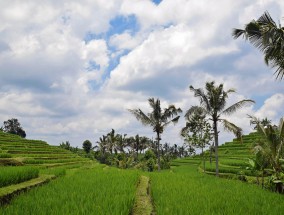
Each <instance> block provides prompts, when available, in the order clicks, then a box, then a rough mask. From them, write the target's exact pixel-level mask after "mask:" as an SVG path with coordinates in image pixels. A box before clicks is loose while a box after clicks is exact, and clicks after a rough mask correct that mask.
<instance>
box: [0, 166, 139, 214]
mask: <svg viewBox="0 0 284 215" xmlns="http://www.w3.org/2000/svg"><path fill="white" fill-rule="evenodd" d="M138 179H139V175H138V172H137V171H130V170H129V171H124V170H118V169H114V168H109V167H105V168H102V166H96V167H95V168H91V169H90V168H87V169H79V170H72V171H71V172H69V174H67V175H66V176H65V177H61V178H59V179H56V180H54V181H51V182H50V183H48V184H47V185H45V186H42V187H37V188H35V189H33V190H31V191H30V192H28V193H27V194H25V195H21V196H19V197H18V198H17V199H15V200H14V201H13V202H12V203H11V204H10V205H7V206H5V207H3V208H1V209H0V214H13V215H14V214H21V213H22V212H23V211H29V213H31V214H39V215H40V214H98V215H99V214H102V215H105V214H113V215H116V214H129V213H130V211H131V208H132V206H133V204H134V198H135V192H136V184H137V182H138Z"/></svg>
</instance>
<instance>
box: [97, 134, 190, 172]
mask: <svg viewBox="0 0 284 215" xmlns="http://www.w3.org/2000/svg"><path fill="white" fill-rule="evenodd" d="M160 148H161V149H162V150H161V154H162V157H163V160H166V159H165V157H167V160H169V159H172V158H176V157H186V156H189V155H190V153H192V151H190V150H189V149H188V147H186V146H178V145H176V144H174V145H173V146H171V145H170V144H168V143H166V144H164V146H163V147H162V146H161V144H160ZM94 149H95V150H96V152H95V156H96V158H97V159H98V160H99V161H100V162H101V163H105V164H109V165H115V166H119V164H121V166H120V167H123V168H127V167H132V166H134V165H136V164H137V163H139V162H140V161H141V159H143V155H142V154H145V151H147V150H151V151H153V153H154V154H155V155H156V156H157V157H158V151H157V141H155V140H152V139H150V138H148V137H145V136H139V134H137V135H135V136H129V137H128V136H127V134H118V133H116V132H115V130H114V129H112V130H111V131H110V132H109V133H107V134H106V135H103V136H102V137H100V138H99V141H97V146H95V147H94ZM122 162H126V163H128V164H127V165H123V164H122Z"/></svg>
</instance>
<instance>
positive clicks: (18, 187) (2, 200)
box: [0, 175, 55, 205]
mask: <svg viewBox="0 0 284 215" xmlns="http://www.w3.org/2000/svg"><path fill="white" fill-rule="evenodd" d="M54 178H55V176H54V175H42V176H40V177H38V178H34V179H31V180H29V181H25V182H22V183H19V184H14V185H10V186H7V187H2V188H0V205H4V204H7V203H9V202H10V201H11V199H12V198H13V197H14V196H15V195H16V194H18V193H20V192H23V191H26V190H29V189H31V188H32V187H35V186H39V185H41V184H44V183H46V182H48V181H50V180H51V179H54Z"/></svg>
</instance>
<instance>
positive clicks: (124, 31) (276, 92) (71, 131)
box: [0, 0, 284, 147]
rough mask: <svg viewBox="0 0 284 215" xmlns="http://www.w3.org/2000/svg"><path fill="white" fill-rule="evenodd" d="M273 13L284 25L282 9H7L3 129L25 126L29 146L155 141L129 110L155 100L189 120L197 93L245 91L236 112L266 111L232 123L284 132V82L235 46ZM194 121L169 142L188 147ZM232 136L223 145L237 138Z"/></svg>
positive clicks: (172, 4)
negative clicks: (235, 31)
mask: <svg viewBox="0 0 284 215" xmlns="http://www.w3.org/2000/svg"><path fill="white" fill-rule="evenodd" d="M264 11H269V12H270V14H271V15H272V17H273V18H274V19H275V20H276V21H278V20H280V21H282V17H283V14H284V13H283V11H284V3H282V2H281V1H277V0H265V1H263V0H255V1H251V0H239V1H233V0H219V1H217V2H216V1H210V0H175V1H173V0H163V1H159V0H153V1H151V0H109V1H103V0H95V1H85V0H82V1H75V0H73V1H67V0H61V1H55V0H43V1H41V2H40V3H39V2H38V1H35V0H31V1H29V3H26V2H24V1H20V0H15V1H0V22H1V23H2V25H1V26H0V75H1V79H0V122H3V121H5V120H7V119H9V118H12V117H14V118H18V119H19V121H20V122H21V124H22V126H23V128H24V129H25V130H26V133H27V137H28V138H31V139H43V140H46V141H48V142H49V143H50V144H55V145H56V144H59V143H61V142H62V141H67V140H68V141H70V143H71V144H72V145H73V146H79V147H80V146H81V145H82V143H83V141H84V140H86V139H89V140H91V142H93V143H95V142H96V141H97V140H98V139H99V137H100V136H101V135H103V134H105V133H107V132H109V131H110V130H111V129H112V128H114V129H115V130H116V131H117V132H118V133H127V134H129V135H136V134H137V133H139V134H140V135H146V136H148V137H152V136H154V134H153V133H152V129H151V128H147V127H143V126H142V125H141V124H140V123H139V122H137V121H136V119H135V118H134V117H133V116H132V115H130V113H129V112H128V111H127V109H129V108H130V109H132V108H141V109H142V110H144V111H145V112H147V111H148V110H149V107H148V104H147V100H148V98H150V97H155V98H160V100H161V101H162V105H163V107H166V106H167V105H169V104H175V105H176V106H178V107H181V108H182V109H183V110H184V111H185V110H186V109H188V108H190V106H191V105H197V104H198V100H197V99H196V98H194V97H193V94H192V93H191V92H190V91H189V85H193V86H194V87H195V88H199V87H204V85H205V82H207V81H213V80H214V81H216V83H217V84H220V83H224V86H225V89H229V88H235V89H236V90H237V93H236V94H235V95H232V97H231V98H230V100H229V101H228V104H231V103H233V102H236V101H238V100H240V99H244V98H250V99H254V100H255V101H256V104H255V105H254V106H248V107H246V108H244V109H243V110H241V111H239V112H237V113H236V114H235V115H234V116H231V117H229V118H228V119H229V120H231V121H233V122H235V123H236V124H237V125H239V126H241V127H242V128H243V130H244V132H245V133H247V132H250V131H252V128H251V127H250V125H249V120H248V118H247V114H251V115H255V116H257V117H259V118H265V117H267V118H268V119H271V120H272V121H273V122H274V123H278V121H279V119H280V117H282V116H283V108H282V107H283V105H284V94H283V90H284V87H283V81H276V80H275V76H273V72H274V71H273V69H271V68H269V67H267V66H266V65H265V63H264V61H263V56H262V54H261V53H260V52H259V51H258V50H256V49H255V48H254V47H253V46H252V45H251V44H249V43H248V42H246V41H244V40H242V39H239V40H234V39H233V38H232V36H231V32H232V28H242V27H243V26H244V24H245V23H247V22H249V21H251V20H252V19H257V18H258V17H259V16H261V15H262V14H263V12H264ZM182 126H184V121H183V119H181V121H180V122H179V123H178V124H177V125H176V126H170V127H168V129H167V130H166V131H165V133H164V134H163V136H162V138H163V140H162V141H167V142H170V143H171V144H181V143H182V139H181V138H180V137H179V135H178V133H179V130H180V129H181V127H182ZM232 137H233V135H232V134H228V133H225V132H222V133H221V135H220V138H221V142H224V141H226V140H229V139H230V138H232Z"/></svg>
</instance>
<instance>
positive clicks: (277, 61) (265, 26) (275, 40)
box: [232, 12, 284, 80]
mask: <svg viewBox="0 0 284 215" xmlns="http://www.w3.org/2000/svg"><path fill="white" fill-rule="evenodd" d="M232 35H233V37H234V38H235V39H237V38H239V37H240V36H244V38H245V39H246V40H249V42H250V43H252V44H253V45H254V46H255V47H256V48H258V49H259V50H260V51H262V52H263V54H264V61H265V63H266V64H267V65H269V66H271V67H272V68H276V71H275V74H276V78H277V79H280V80H281V79H283V76H284V64H283V56H284V55H283V46H284V30H283V27H281V25H280V24H279V26H278V25H277V24H276V22H275V21H274V20H273V19H272V18H271V16H270V14H269V13H268V12H265V13H264V14H263V15H262V16H260V17H259V18H258V19H257V20H252V21H251V22H249V23H248V24H246V25H245V28H244V29H234V30H233V33H232Z"/></svg>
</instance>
